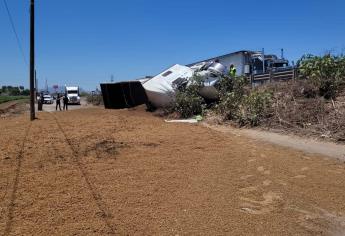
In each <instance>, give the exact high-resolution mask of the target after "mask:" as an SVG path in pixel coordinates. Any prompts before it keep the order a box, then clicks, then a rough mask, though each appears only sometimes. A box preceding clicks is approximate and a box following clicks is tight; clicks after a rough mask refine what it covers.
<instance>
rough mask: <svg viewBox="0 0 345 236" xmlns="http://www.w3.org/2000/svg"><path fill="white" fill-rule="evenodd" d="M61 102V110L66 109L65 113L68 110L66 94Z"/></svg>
mask: <svg viewBox="0 0 345 236" xmlns="http://www.w3.org/2000/svg"><path fill="white" fill-rule="evenodd" d="M62 102H63V110H65V108H66V111H67V110H68V97H67V93H65V96H63V99H62Z"/></svg>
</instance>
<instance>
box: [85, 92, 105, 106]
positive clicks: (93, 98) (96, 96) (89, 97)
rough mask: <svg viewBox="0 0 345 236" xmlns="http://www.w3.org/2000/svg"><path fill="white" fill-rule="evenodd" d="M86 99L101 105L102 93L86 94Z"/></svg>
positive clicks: (93, 103)
mask: <svg viewBox="0 0 345 236" xmlns="http://www.w3.org/2000/svg"><path fill="white" fill-rule="evenodd" d="M86 101H87V103H89V104H92V105H95V106H99V105H103V96H102V94H88V95H87V97H86Z"/></svg>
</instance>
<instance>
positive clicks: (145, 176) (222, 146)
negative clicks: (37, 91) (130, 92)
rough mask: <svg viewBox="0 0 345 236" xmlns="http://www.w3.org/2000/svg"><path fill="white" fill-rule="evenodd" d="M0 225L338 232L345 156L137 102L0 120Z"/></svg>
mask: <svg viewBox="0 0 345 236" xmlns="http://www.w3.org/2000/svg"><path fill="white" fill-rule="evenodd" d="M0 130H1V131H0V232H3V233H4V235H107V234H110V235H112V234H116V235H344V234H345V188H344V186H345V164H344V163H343V162H340V161H338V160H335V159H330V158H327V157H324V156H317V155H311V154H305V153H303V152H299V151H295V150H292V149H288V148H282V147H279V146H274V145H271V144H267V143H263V142H259V141H254V140H251V139H248V138H245V137H242V136H235V135H228V134H224V133H220V132H217V131H214V130H211V129H208V128H206V127H204V126H201V125H195V124H176V123H166V122H164V120H163V119H162V118H159V117H155V116H153V115H152V113H147V112H145V111H144V109H142V108H136V109H130V110H105V109H102V108H85V109H80V110H73V111H67V112H51V113H50V112H40V113H38V119H36V120H35V121H33V122H29V119H28V115H27V114H26V115H20V116H16V117H6V118H3V119H1V120H0Z"/></svg>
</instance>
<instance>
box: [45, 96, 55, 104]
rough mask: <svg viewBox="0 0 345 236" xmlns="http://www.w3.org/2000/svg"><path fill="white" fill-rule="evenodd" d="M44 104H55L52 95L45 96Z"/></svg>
mask: <svg viewBox="0 0 345 236" xmlns="http://www.w3.org/2000/svg"><path fill="white" fill-rule="evenodd" d="M43 103H44V104H53V103H54V99H53V97H52V96H51V95H49V94H45V95H43Z"/></svg>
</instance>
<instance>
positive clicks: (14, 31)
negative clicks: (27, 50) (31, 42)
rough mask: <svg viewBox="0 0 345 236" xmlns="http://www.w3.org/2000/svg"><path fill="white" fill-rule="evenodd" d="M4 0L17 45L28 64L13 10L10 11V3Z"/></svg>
mask: <svg viewBox="0 0 345 236" xmlns="http://www.w3.org/2000/svg"><path fill="white" fill-rule="evenodd" d="M3 1H4V5H5V8H6V11H7V15H8V18H9V19H10V22H11V26H12V30H13V33H14V35H15V36H16V39H17V45H18V47H19V50H20V52H21V54H22V57H23V60H24V63H25V64H26V65H28V62H27V60H26V58H25V54H24V50H23V47H22V45H21V43H20V40H19V37H18V34H17V30H16V27H15V25H14V22H13V18H12V15H11V12H10V10H9V8H8V5H7V2H6V0H3Z"/></svg>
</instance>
